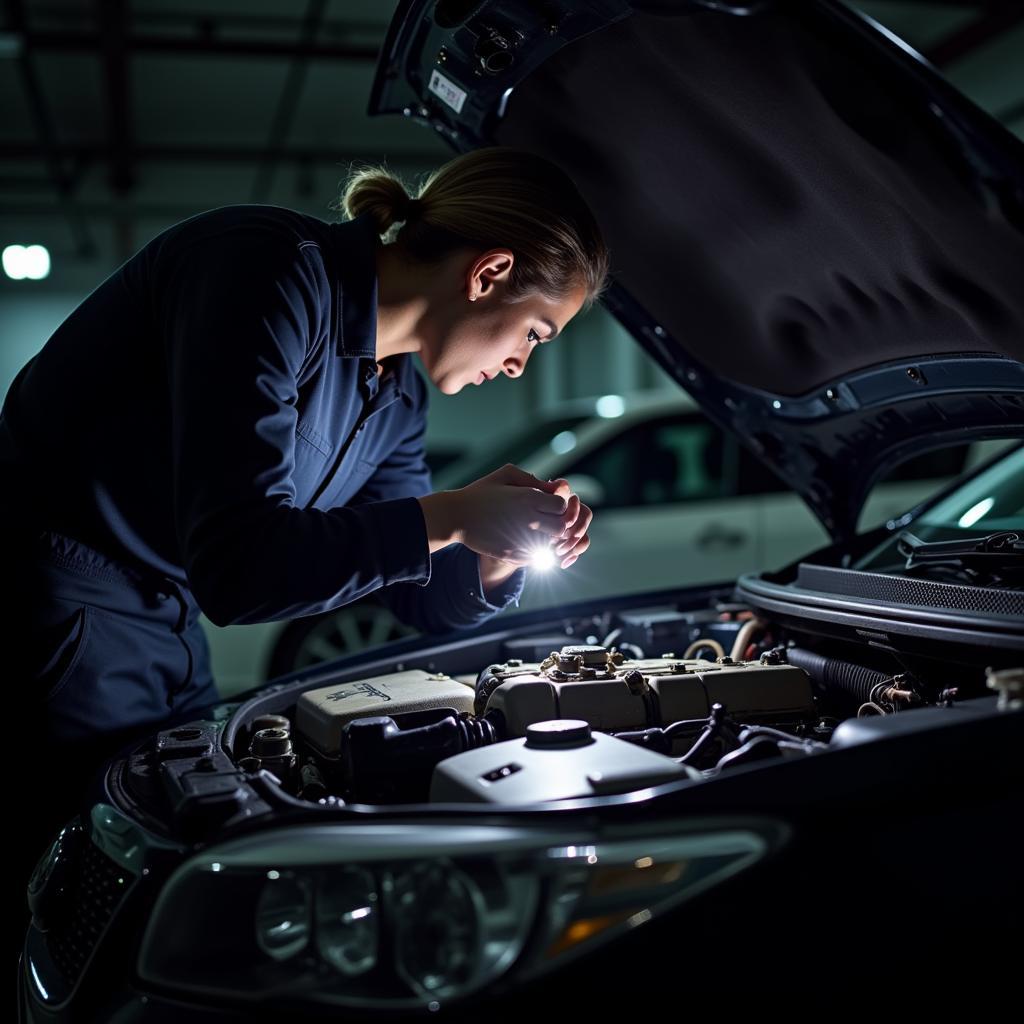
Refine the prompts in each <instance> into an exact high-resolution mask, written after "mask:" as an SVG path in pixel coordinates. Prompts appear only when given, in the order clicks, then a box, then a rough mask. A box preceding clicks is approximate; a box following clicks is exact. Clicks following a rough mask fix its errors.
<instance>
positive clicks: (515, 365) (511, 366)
mask: <svg viewBox="0 0 1024 1024" xmlns="http://www.w3.org/2000/svg"><path fill="white" fill-rule="evenodd" d="M529 358H530V349H529V347H527V348H526V349H525V351H524V354H523V355H519V353H518V352H517V353H516V354H515V355H511V356H509V357H508V358H507V359H506V360H505V361H504V362H503V363H502V364H501V368H502V371H503V372H504V374H505V376H506V377H513V378H514V377H521V376H522V374H523V370H525V369H526V361H527V360H528V359H529Z"/></svg>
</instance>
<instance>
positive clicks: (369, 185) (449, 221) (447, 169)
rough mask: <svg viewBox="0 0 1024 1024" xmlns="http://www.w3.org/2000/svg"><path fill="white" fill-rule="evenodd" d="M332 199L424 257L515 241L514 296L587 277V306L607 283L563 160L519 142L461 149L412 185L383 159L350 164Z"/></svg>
mask: <svg viewBox="0 0 1024 1024" xmlns="http://www.w3.org/2000/svg"><path fill="white" fill-rule="evenodd" d="M335 208H336V209H339V208H340V209H342V210H343V211H344V213H345V214H346V215H347V216H348V217H350V218H355V217H358V216H360V215H361V214H364V213H368V214H370V216H371V217H373V219H374V221H375V223H376V225H377V229H378V231H379V233H380V234H381V235H382V236H384V237H385V238H386V240H388V241H394V242H396V243H397V244H399V245H400V246H401V247H402V248H403V249H404V250H405V251H406V252H407V253H408V254H409V255H410V256H412V257H413V258H414V259H416V260H419V261H421V262H425V263H431V262H434V261H437V260H441V259H444V257H445V256H447V255H448V254H449V253H451V252H453V251H455V250H456V249H459V248H463V247H465V246H475V247H478V248H481V249H493V248H498V247H504V248H508V249H511V250H512V252H513V254H514V255H515V262H514V263H513V265H512V271H511V274H510V276H509V290H508V295H509V298H511V299H513V300H515V299H519V298H523V297H525V296H526V295H528V294H530V293H533V292H540V293H541V294H543V295H546V296H547V297H549V298H552V299H560V298H563V297H565V296H566V295H568V294H570V293H571V292H572V291H573V290H574V289H576V288H577V287H579V286H580V285H583V286H584V288H585V291H586V295H585V299H584V303H583V306H584V308H588V307H589V306H590V305H591V303H593V301H594V300H595V299H596V298H598V297H599V296H600V294H601V291H602V290H603V289H604V287H605V284H606V279H607V276H608V262H609V257H608V250H607V248H606V247H605V244H604V240H603V238H602V237H601V230H600V228H599V227H598V225H597V221H596V220H595V219H594V215H593V214H592V213H591V212H590V209H589V207H588V206H587V204H586V203H585V202H584V200H583V197H582V196H581V195H580V193H579V191H578V190H577V188H576V186H575V185H574V184H573V182H572V180H571V179H570V178H569V176H568V175H567V174H566V173H565V172H564V171H563V170H561V168H559V167H557V166H556V165H555V164H553V163H552V162H551V161H549V160H546V159H544V158H543V157H539V156H536V155H534V154H533V153H527V152H525V151H523V150H518V149H510V148H507V147H504V146H494V147H491V148H487V149H478V150H473V151H472V152H469V153H464V154H463V155H462V156H458V157H456V158H455V159H454V160H451V161H449V162H448V163H446V164H445V165H444V166H443V167H440V168H438V170H436V171H434V172H433V173H432V174H431V175H430V176H429V177H428V178H427V179H426V181H425V182H424V183H423V185H422V186H421V187H420V188H419V190H418V191H417V192H416V194H415V195H410V194H409V191H408V190H407V189H406V186H405V184H404V183H403V182H402V180H401V179H400V178H398V177H397V176H396V175H394V174H392V173H391V172H390V171H388V170H386V169H385V168H383V167H367V168H364V169H362V170H359V171H356V172H355V173H354V174H352V176H351V177H350V178H349V180H348V182H347V183H346V185H345V189H344V192H343V194H342V197H341V198H340V199H339V201H338V203H337V204H336V206H335ZM395 225H400V226H399V227H398V229H397V230H393V228H394V226H395Z"/></svg>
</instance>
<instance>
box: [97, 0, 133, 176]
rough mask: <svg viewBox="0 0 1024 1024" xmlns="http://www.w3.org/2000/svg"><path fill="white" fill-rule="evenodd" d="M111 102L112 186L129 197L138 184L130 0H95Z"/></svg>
mask: <svg viewBox="0 0 1024 1024" xmlns="http://www.w3.org/2000/svg"><path fill="white" fill-rule="evenodd" d="M95 8H96V22H97V25H98V26H99V30H100V31H99V35H100V39H101V41H102V42H101V56H102V60H103V81H104V85H105V88H106V99H107V111H106V112H107V147H108V150H109V159H110V175H109V180H110V187H111V189H112V190H113V192H114V193H115V194H116V195H125V194H126V193H128V192H130V191H131V189H132V187H133V186H134V184H135V170H134V168H133V166H132V140H133V136H134V133H133V131H132V114H131V92H130V90H131V82H130V72H129V68H128V50H127V47H126V45H125V36H126V24H127V20H128V4H127V0H95Z"/></svg>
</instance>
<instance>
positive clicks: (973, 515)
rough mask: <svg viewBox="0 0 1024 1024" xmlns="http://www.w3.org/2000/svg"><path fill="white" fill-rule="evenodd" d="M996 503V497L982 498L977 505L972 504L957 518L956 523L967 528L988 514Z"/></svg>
mask: <svg viewBox="0 0 1024 1024" xmlns="http://www.w3.org/2000/svg"><path fill="white" fill-rule="evenodd" d="M995 503H996V499H995V498H982V499H981V501H979V502H978V504H977V505H972V506H971V507H970V508H969V509H968V510H967V511H966V512H965V513H964V514H963V515H962V516H961V517H960V518H959V519H958V520H957V523H956V525H957V526H959V527H961V528H962V529H964V530H966V529H967V528H968V527H969V526H973V525H974V524H975V523H976V522H977V521H978V520H979V519H980V518H981V517H982V516H984V515H988V513H989V512H991V511H992V506H993V505H994V504H995Z"/></svg>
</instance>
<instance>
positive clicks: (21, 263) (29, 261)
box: [0, 245, 50, 281]
mask: <svg viewBox="0 0 1024 1024" xmlns="http://www.w3.org/2000/svg"><path fill="white" fill-rule="evenodd" d="M0 259H2V262H3V268H4V273H5V274H6V275H7V276H8V277H9V278H11V279H12V280H14V281H24V280H25V279H26V278H27V279H28V280H29V281H41V280H42V279H43V278H44V277H48V276H49V274H50V254H49V252H48V251H47V250H46V247H45V246H42V245H8V246H6V247H5V248H4V251H3V255H2V257H0Z"/></svg>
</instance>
